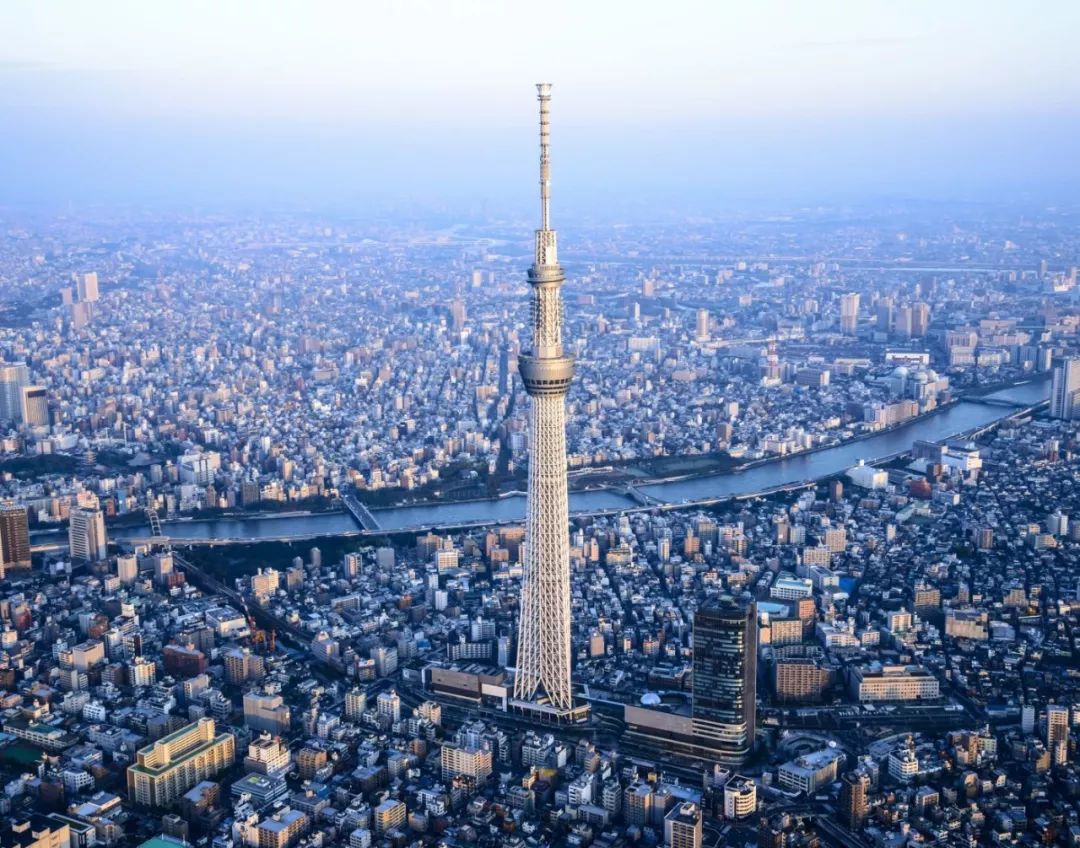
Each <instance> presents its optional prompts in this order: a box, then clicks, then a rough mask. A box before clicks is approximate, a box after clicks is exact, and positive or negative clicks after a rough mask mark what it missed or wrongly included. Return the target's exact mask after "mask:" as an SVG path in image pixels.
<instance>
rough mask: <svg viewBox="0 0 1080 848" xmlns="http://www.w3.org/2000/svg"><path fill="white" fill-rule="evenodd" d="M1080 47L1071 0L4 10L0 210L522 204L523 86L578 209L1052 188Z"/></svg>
mask: <svg viewBox="0 0 1080 848" xmlns="http://www.w3.org/2000/svg"><path fill="white" fill-rule="evenodd" d="M1077 31H1080V3H1077V2H1075V0H1074V1H1073V2H1048V1H1046V0H1044V2H1037V3H1021V2H966V1H965V0H946V2H942V1H941V0H938V2H920V1H919V0H915V2H912V0H907V2H855V0H851V2H828V1H827V0H813V2H809V0H806V1H805V2H796V0H793V1H792V2H787V3H779V2H743V3H727V2H715V0H714V2H677V0H665V1H664V2H659V0H658V2H651V3H636V2H628V0H623V2H606V1H605V0H578V2H549V3H545V4H540V3H536V4H527V3H524V2H520V3H519V2H513V3H511V2H502V3H499V2H410V0H396V2H395V1H394V0H378V2H362V0H361V2H352V3H328V2H321V3H320V2H307V3H298V2H297V3H292V2H277V3H276V2H260V3H240V2H185V3H179V2H170V1H169V0H152V2H125V3H121V2H109V0H94V2H48V3H40V2H29V0H28V2H22V0H9V2H6V3H4V4H2V5H0V161H5V162H7V163H9V164H10V165H11V166H12V169H13V171H14V173H13V174H12V175H11V178H10V179H8V178H6V177H5V178H4V179H3V180H0V202H4V201H23V200H25V199H28V198H37V199H41V200H46V201H54V200H66V199H75V200H80V201H81V200H85V199H88V198H101V199H103V200H140V201H146V200H156V201H161V202H170V201H174V200H175V201H180V202H188V201H190V200H192V199H198V198H199V197H203V198H205V199H206V200H207V201H210V202H215V201H219V200H221V201H236V202H249V203H252V204H255V205H258V204H260V203H266V204H271V203H277V202H282V203H287V202H312V203H321V202H324V201H325V202H332V203H351V202H360V201H361V200H374V199H379V200H396V199H402V198H411V199H415V200H417V201H420V202H422V203H429V202H431V203H438V202H440V201H443V200H445V201H448V202H450V203H461V202H465V201H467V200H469V199H475V200H482V199H484V198H490V199H492V200H493V201H495V202H497V203H498V202H502V201H509V202H511V203H514V204H516V203H517V201H518V188H519V182H520V180H521V179H522V178H524V180H525V185H523V186H521V187H520V188H521V189H522V190H523V192H524V193H526V194H527V193H528V192H529V191H531V189H532V181H531V176H532V175H531V169H532V166H533V162H534V160H535V150H534V148H533V146H532V145H533V144H534V139H533V136H532V130H533V126H532V125H533V122H534V111H535V101H534V98H533V91H532V88H531V85H532V83H533V82H535V81H537V80H539V79H548V80H550V81H551V82H553V83H554V84H555V98H556V99H555V103H554V109H553V113H554V120H555V127H554V131H555V135H554V143H555V157H556V159H555V161H556V165H557V170H556V173H555V181H556V189H555V191H556V195H557V196H558V192H559V191H560V190H561V191H562V192H563V193H564V197H567V198H572V202H574V203H585V204H587V203H588V202H589V199H590V198H598V199H603V200H604V201H605V202H612V203H621V202H622V201H623V200H624V199H626V197H628V196H631V195H633V194H636V193H640V194H642V195H649V196H656V197H658V198H659V197H663V198H665V199H666V200H670V201H672V202H678V199H679V197H680V196H684V195H685V196H687V197H691V196H693V197H695V198H698V199H701V198H705V200H706V201H710V202H711V201H712V200H715V201H716V202H717V203H718V204H720V205H724V204H723V201H724V200H725V199H737V198H740V197H741V198H746V197H756V196H759V195H761V194H762V193H765V194H769V193H775V194H777V195H779V194H788V195H790V196H791V197H802V196H806V197H807V198H808V199H812V198H813V197H814V196H815V195H816V194H820V193H826V192H839V193H843V192H847V191H856V192H859V191H861V192H867V193H872V192H875V191H880V192H904V193H911V194H918V195H939V196H943V197H945V196H958V195H967V194H983V195H984V194H987V193H993V192H996V191H1002V192H1035V193H1043V194H1047V195H1048V196H1049V195H1052V194H1053V193H1054V192H1055V191H1057V190H1062V191H1063V192H1069V193H1071V192H1072V191H1074V190H1075V189H1076V187H1077V184H1078V182H1080V164H1078V163H1077V161H1076V160H1077V158H1078V157H1077V156H1076V155H1075V148H1076V141H1075V139H1076V131H1077V128H1078V124H1080V51H1077V50H1076V48H1075V44H1074V38H1075V33H1076V32H1077ZM560 166H561V170H559V167H560ZM5 186H6V190H5Z"/></svg>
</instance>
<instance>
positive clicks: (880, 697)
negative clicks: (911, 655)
mask: <svg viewBox="0 0 1080 848" xmlns="http://www.w3.org/2000/svg"><path fill="white" fill-rule="evenodd" d="M850 688H851V694H852V695H854V696H855V697H857V698H858V700H860V701H864V702H865V701H916V700H919V699H922V698H938V697H940V696H941V686H940V684H939V683H938V679H937V678H936V677H934V675H933V674H931V673H930V672H929V671H927V670H926V669H925V668H923V667H922V666H917V665H886V666H883V665H880V664H879V663H872V664H871V665H867V666H860V667H858V668H854V669H852V670H851V678H850Z"/></svg>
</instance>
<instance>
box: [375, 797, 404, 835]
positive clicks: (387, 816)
mask: <svg viewBox="0 0 1080 848" xmlns="http://www.w3.org/2000/svg"><path fill="white" fill-rule="evenodd" d="M372 818H373V821H374V822H375V833H376V834H377V835H379V836H381V835H382V834H384V833H386V832H387V831H388V830H393V829H394V828H395V827H401V826H402V825H403V824H405V805H404V804H403V803H401V801H395V800H394V799H393V798H387V799H386V800H385V801H383V802H382V803H381V804H379V806H377V807H376V808H375V811H374V815H373V817H372Z"/></svg>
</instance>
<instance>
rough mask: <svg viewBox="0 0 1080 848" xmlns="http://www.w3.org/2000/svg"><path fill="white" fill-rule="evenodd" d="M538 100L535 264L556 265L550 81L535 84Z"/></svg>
mask: <svg viewBox="0 0 1080 848" xmlns="http://www.w3.org/2000/svg"><path fill="white" fill-rule="evenodd" d="M536 99H537V100H539V101H540V229H539V230H537V231H536V264H537V265H538V266H544V265H556V264H558V257H557V252H556V247H555V231H554V230H552V229H551V120H550V113H551V83H549V82H538V83H537V84H536Z"/></svg>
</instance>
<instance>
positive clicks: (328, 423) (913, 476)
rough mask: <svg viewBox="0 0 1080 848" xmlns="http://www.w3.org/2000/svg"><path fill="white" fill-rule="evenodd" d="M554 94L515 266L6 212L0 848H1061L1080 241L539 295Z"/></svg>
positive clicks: (1077, 544) (1070, 805)
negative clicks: (535, 206) (535, 207)
mask: <svg viewBox="0 0 1080 848" xmlns="http://www.w3.org/2000/svg"><path fill="white" fill-rule="evenodd" d="M815 49H817V48H815ZM538 94H539V103H540V142H541V144H540V163H539V164H540V199H541V209H540V226H539V228H538V229H534V228H533V227H534V225H535V221H534V220H533V215H532V214H530V215H528V217H526V216H524V215H523V214H521V213H509V212H505V211H504V210H503V209H502V208H500V207H499V206H498V205H497V204H495V203H492V204H491V206H490V207H487V206H484V207H483V208H480V206H479V204H478V206H477V209H475V210H473V211H471V212H467V213H465V212H462V213H459V212H457V211H453V212H451V211H449V210H440V211H438V212H431V211H428V212H425V211H422V210H421V208H420V207H417V208H416V209H415V210H397V211H394V212H387V213H386V214H385V215H382V216H375V215H373V214H368V213H366V212H365V213H364V214H360V213H358V212H357V213H355V214H354V212H352V211H350V212H349V213H348V214H345V213H340V212H339V213H333V214H332V213H329V212H322V211H316V210H314V209H307V208H305V210H304V211H293V212H278V211H273V210H266V211H260V212H258V213H257V214H256V213H251V214H248V213H240V212H232V213H225V212H221V211H206V209H205V208H203V207H202V206H201V205H200V206H199V207H198V208H194V207H193V208H191V209H189V210H187V211H183V212H172V213H166V212H165V211H156V212H152V213H145V212H142V211H139V210H137V209H130V210H117V211H114V212H110V211H109V210H108V208H107V207H103V208H101V209H100V210H95V211H93V213H92V214H91V213H88V212H86V211H82V212H79V211H77V210H75V209H72V210H70V211H65V212H64V214H55V215H54V214H52V213H48V212H45V211H34V210H27V211H25V212H24V211H19V212H17V213H14V214H9V213H8V212H7V211H6V209H3V208H0V217H3V218H4V221H5V227H4V228H0V285H2V286H3V291H4V297H3V298H2V299H0V300H2V303H0V319H2V320H0V566H2V568H0V726H2V729H3V732H2V733H0V772H2V774H3V784H4V795H3V799H2V803H0V817H2V819H3V826H2V827H0V834H2V835H0V840H2V842H3V845H5V846H6V845H11V846H21V848H26V846H33V848H36V846H41V848H94V846H97V845H106V846H114V845H115V846H120V845H137V846H142V848H185V847H186V846H199V848H242V847H243V846H250V848H325V846H330V845H348V846H350V848H371V846H374V847H375V848H388V847H389V846H393V848H401V846H431V848H444V847H445V848H456V846H465V845H469V846H478V848H487V847H488V846H510V848H539V846H548V845H551V846H573V848H630V846H659V845H664V846H667V847H669V848H684V846H685V848H698V846H706V845H708V846H719V845H733V846H754V845H757V846H778V848H810V847H811V846H828V848H841V846H842V848H848V847H849V846H854V848H871V846H873V847H874V848H900V846H916V845H927V846H929V845H942V846H964V848H975V847H976V846H984V845H986V846H989V845H1002V846H1004V845H1013V846H1031V845H1051V846H1069V845H1075V844H1078V843H1080V802H1078V799H1080V792H1078V787H1080V772H1078V770H1077V751H1076V746H1077V727H1080V685H1078V677H1077V675H1076V674H1075V669H1076V668H1077V667H1078V663H1080V657H1078V651H1080V638H1078V635H1077V634H1078V633H1080V629H1078V628H1080V520H1078V516H1080V486H1077V479H1078V473H1080V423H1078V419H1080V415H1078V414H1077V412H1076V409H1077V406H1076V404H1077V395H1078V392H1080V299H1078V297H1080V296H1078V292H1080V289H1078V288H1077V265H1078V263H1080V230H1078V229H1077V224H1076V221H1077V217H1076V210H1075V206H1074V205H1070V204H1067V203H1061V204H1053V205H1050V204H1040V203H1036V202H1035V201H1032V200H1009V201H1008V202H1006V201H1004V200H1001V201H995V202H994V203H993V204H980V203H974V202H970V203H969V202H948V203H944V202H942V203H937V202H923V201H918V200H900V199H895V198H894V199H892V200H889V201H882V202H880V203H873V204H871V203H866V204H863V203H856V202H851V203H847V202H844V203H839V202H835V201H833V200H831V199H829V198H821V199H820V200H815V202H814V203H812V204H803V205H798V204H796V205H791V206H783V205H781V204H779V203H777V204H776V205H775V206H774V205H773V204H772V202H771V201H769V202H766V201H765V200H764V199H759V200H758V201H757V202H756V204H755V205H754V206H753V207H752V208H751V207H748V208H747V209H746V210H745V211H742V212H739V213H737V214H736V213H735V212H731V213H726V212H725V213H723V214H721V213H720V212H708V213H702V214H691V213H690V212H689V211H687V210H686V209H684V208H678V209H673V210H672V209H668V208H667V207H665V206H661V205H655V204H649V205H648V208H647V210H646V211H644V212H642V211H641V210H640V209H636V210H635V209H634V208H627V209H626V210H623V209H621V208H620V209H618V210H614V209H613V210H609V212H610V214H606V215H600V214H599V213H596V212H591V213H589V214H583V215H580V216H575V215H571V214H567V215H566V226H567V232H568V235H569V236H570V237H569V238H567V239H566V240H565V242H564V244H563V251H562V253H561V254H560V253H559V252H558V250H557V246H556V233H555V230H554V229H552V226H551V224H552V222H551V219H550V209H549V201H550V193H551V184H550V183H551V173H550V170H551V151H550V143H549V142H550V139H549V129H550V128H549V109H550V103H551V88H550V87H549V86H547V85H541V86H539V89H538ZM559 149H560V150H561V149H562V147H561V146H560V148H559ZM597 164H599V163H597ZM567 171H568V172H570V173H572V172H573V171H572V168H569V167H568V169H567ZM560 173H562V171H560ZM637 176H641V177H642V178H644V176H645V175H644V174H642V175H637ZM560 185H561V183H560ZM568 194H569V192H568ZM596 206H597V204H595V202H594V201H590V204H589V208H590V209H595V208H596ZM568 208H571V209H572V208H573V207H571V206H570V205H569V204H568ZM616 212H617V214H616ZM559 220H560V221H562V220H563V218H560V219H559ZM564 265H565V268H566V271H564ZM567 274H569V276H570V277H571V279H572V280H573V284H572V285H571V286H569V287H567V288H565V289H564V282H565V280H566V277H567ZM564 300H565V301H566V302H565V303H564ZM526 303H528V308H526V306H525V304H526Z"/></svg>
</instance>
